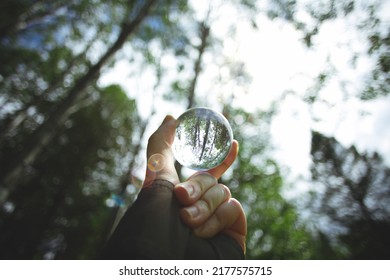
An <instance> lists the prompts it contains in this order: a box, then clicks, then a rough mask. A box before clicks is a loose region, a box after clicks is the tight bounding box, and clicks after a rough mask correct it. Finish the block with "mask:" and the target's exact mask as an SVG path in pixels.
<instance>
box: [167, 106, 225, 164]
mask: <svg viewBox="0 0 390 280" xmlns="http://www.w3.org/2000/svg"><path fill="white" fill-rule="evenodd" d="M232 142H233V132H232V129H231V127H230V124H229V122H228V121H227V119H226V118H225V117H224V116H223V115H222V114H220V113H218V112H217V111H214V110H212V109H208V108H192V109H189V110H187V111H185V112H184V113H183V114H182V115H181V116H180V117H179V118H178V124H177V127H176V134H175V139H174V141H173V146H172V149H173V153H174V156H175V158H176V160H177V161H178V162H179V163H180V164H181V165H182V166H185V167H188V168H190V169H194V170H208V169H211V168H213V167H216V166H218V165H219V164H221V163H222V162H223V161H224V159H225V158H226V157H227V155H228V154H229V151H230V149H231V146H232Z"/></svg>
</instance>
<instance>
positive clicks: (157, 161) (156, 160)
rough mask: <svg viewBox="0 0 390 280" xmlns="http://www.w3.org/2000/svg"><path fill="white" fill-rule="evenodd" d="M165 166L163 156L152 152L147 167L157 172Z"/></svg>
mask: <svg viewBox="0 0 390 280" xmlns="http://www.w3.org/2000/svg"><path fill="white" fill-rule="evenodd" d="M164 166H165V158H164V156H163V155H162V154H154V155H152V156H151V157H150V158H149V160H148V169H149V170H150V171H152V172H159V171H161V169H163V168H164Z"/></svg>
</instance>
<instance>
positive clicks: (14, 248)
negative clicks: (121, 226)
mask: <svg viewBox="0 0 390 280" xmlns="http://www.w3.org/2000/svg"><path fill="white" fill-rule="evenodd" d="M96 94H97V95H98V97H97V98H96V100H95V101H94V102H93V104H91V105H90V106H88V107H84V108H83V109H81V110H79V111H78V112H77V113H75V114H73V115H72V117H71V118H70V119H69V120H68V121H67V122H66V124H65V126H64V127H63V128H62V129H61V130H60V131H58V134H57V137H56V138H55V139H53V141H54V142H53V143H54V145H51V146H50V148H48V149H46V151H45V153H44V156H43V157H40V158H39V161H38V162H37V164H35V165H34V168H31V169H30V170H29V173H28V174H26V175H25V176H26V177H28V178H25V181H24V182H23V184H22V185H21V186H20V188H18V192H14V193H12V195H11V196H10V199H9V200H8V201H7V203H6V205H7V207H6V208H4V209H3V212H2V213H1V221H2V222H1V223H0V228H1V233H2V234H1V237H0V244H1V245H0V246H1V247H2V251H1V258H10V259H20V258H21V259H30V258H39V259H40V258H53V257H56V258H71V259H80V258H95V257H96V254H97V252H98V250H99V248H100V247H101V244H102V243H103V242H104V240H105V238H106V236H105V235H104V234H105V231H104V227H105V225H106V220H107V219H108V213H109V212H108V208H107V206H106V199H109V198H110V196H111V195H112V194H114V193H115V192H116V190H117V188H118V185H119V183H118V181H119V178H120V175H121V174H122V173H124V172H125V171H126V170H124V168H123V166H122V165H123V159H124V158H125V157H126V155H127V153H128V147H129V146H130V143H131V135H132V133H133V130H134V129H135V127H136V125H137V124H136V123H134V122H133V121H134V120H135V118H134V116H135V115H137V111H136V108H135V102H134V101H133V100H129V99H128V97H127V96H126V94H125V93H124V92H123V90H122V89H120V88H119V87H117V86H111V87H108V88H104V89H99V90H98V91H97V92H96ZM9 152H10V153H12V151H9ZM80 154H81V155H82V156H81V157H80ZM59 155H60V156H59ZM3 164H6V163H4V162H3ZM128 199H131V198H128ZM7 209H8V210H7Z"/></svg>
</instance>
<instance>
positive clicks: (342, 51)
mask: <svg viewBox="0 0 390 280" xmlns="http://www.w3.org/2000/svg"><path fill="white" fill-rule="evenodd" d="M191 2H192V3H193V5H194V7H195V9H196V11H197V16H198V17H199V19H202V18H204V17H205V15H206V14H207V11H208V8H209V1H191ZM301 2H302V1H301ZM303 2H308V1H303ZM389 2H390V1H387V2H386V3H387V4H386V5H384V8H383V10H382V16H384V15H388V14H390V5H388V3H389ZM213 3H214V2H213ZM216 5H218V4H216ZM221 15H223V16H221ZM240 16H242V15H237V14H235V12H234V9H232V8H231V7H230V6H228V5H222V6H219V8H218V14H216V15H215V18H214V19H213V25H212V32H213V35H214V36H216V37H218V38H222V40H221V41H222V42H223V43H222V49H221V51H222V55H223V56H224V57H228V58H230V59H231V60H232V61H234V60H236V61H242V62H243V63H244V66H245V69H246V71H247V72H248V73H249V75H250V77H251V83H250V84H249V86H248V87H247V88H246V90H245V94H240V95H238V96H239V98H237V99H236V101H235V102H236V104H235V105H236V106H242V107H244V108H245V109H246V110H248V111H252V110H255V109H257V108H261V109H267V108H268V107H269V105H270V104H271V102H273V101H275V100H279V99H280V98H281V97H282V96H284V99H283V101H282V102H281V104H280V107H279V113H278V115H277V116H276V117H275V118H274V120H273V122H272V126H271V136H272V143H273V145H274V147H275V150H274V151H275V157H276V158H277V159H278V160H279V162H280V163H281V164H282V165H285V166H286V167H287V168H288V170H290V172H289V176H290V178H291V179H292V180H294V179H296V178H300V177H302V178H308V176H309V167H310V140H311V139H310V137H311V134H310V131H311V130H312V129H314V130H318V131H320V132H322V133H324V134H326V135H328V136H335V137H336V139H337V140H338V141H340V142H341V143H342V144H344V145H346V146H349V145H352V144H355V145H356V146H357V148H358V149H359V150H360V151H370V152H371V151H378V152H379V153H381V154H382V155H383V156H384V157H385V159H386V160H387V163H388V164H389V165H390V141H389V140H390V124H389V120H390V98H389V97H387V98H379V99H375V100H373V101H365V102H362V101H360V100H359V99H358V98H356V97H353V96H356V93H358V92H359V91H361V90H362V88H363V86H364V84H363V81H364V79H365V78H366V77H367V75H368V74H369V73H370V70H371V69H372V68H373V67H375V65H374V64H373V60H371V59H369V58H368V57H367V56H366V55H364V53H365V52H366V50H367V47H368V46H367V44H366V43H365V39H364V36H363V34H361V33H359V32H357V30H356V29H355V28H354V26H356V24H357V22H359V21H360V20H362V18H361V15H360V14H359V13H356V14H354V15H351V16H348V17H344V18H341V19H338V20H335V21H332V22H329V23H326V24H324V25H323V26H322V28H321V29H320V32H319V34H318V35H317V36H316V37H315V38H314V41H313V47H312V48H310V49H309V48H307V47H306V46H305V45H304V44H303V43H302V33H301V32H299V31H297V30H295V29H294V28H293V27H292V26H291V25H289V24H286V22H284V21H282V20H273V21H272V20H270V19H269V18H268V17H266V16H265V15H264V14H259V15H258V16H257V17H256V24H257V26H258V27H259V28H258V29H257V30H255V29H253V28H252V27H251V25H250V24H249V23H248V22H245V21H242V20H240V18H239V17H240ZM300 16H301V17H302V18H305V17H307V15H305V14H304V13H303V12H301V15H300ZM232 22H234V25H235V27H236V29H235V30H236V33H235V36H234V37H229V36H227V34H228V32H229V28H230V27H231V23H232ZM335 31H337V32H335ZM156 51H158V48H156ZM125 52H126V50H125ZM355 53H358V54H361V55H360V56H359V60H358V61H357V63H356V65H355V67H352V66H351V60H352V59H353V54H355ZM171 60H173V58H172V57H171V58H169V57H166V58H165V61H164V63H165V64H166V65H169V64H170V63H172V62H173V61H171ZM204 64H205V65H207V73H206V74H205V75H203V76H201V79H200V81H199V87H198V94H200V95H201V94H205V93H206V94H208V97H205V98H206V100H207V99H209V100H210V101H209V102H208V103H209V105H210V106H213V104H217V103H216V102H214V101H213V100H212V99H210V98H211V97H210V96H212V95H210V92H209V91H210V87H211V84H212V83H213V81H212V79H210V77H212V76H213V75H217V73H221V72H218V71H220V70H221V69H218V67H216V66H215V65H213V57H212V56H211V55H207V54H206V55H205V57H204ZM144 70H145V71H144V72H143V74H142V75H141V76H140V77H139V78H138V79H136V80H131V79H129V76H130V75H131V74H132V73H133V74H134V64H133V65H132V64H131V63H130V62H128V61H126V60H123V61H120V62H118V63H117V64H116V66H115V67H114V68H113V69H112V70H111V71H110V72H108V73H106V74H105V75H104V76H103V77H102V79H101V80H100V82H101V84H103V85H104V84H108V83H112V82H116V83H119V84H121V85H122V86H123V87H124V88H125V89H126V91H127V92H130V93H131V92H135V93H140V92H142V93H143V94H135V95H134V96H138V98H139V100H138V101H139V106H140V108H142V111H143V112H144V113H145V117H146V116H147V115H148V114H149V112H150V110H149V109H150V108H151V105H150V104H151V103H152V102H151V100H152V92H153V89H152V88H151V85H152V84H153V83H152V82H153V79H154V76H155V74H154V73H153V72H150V71H149V70H147V69H144ZM322 71H328V72H329V71H330V72H332V73H334V74H333V75H332V77H331V79H330V80H329V81H328V82H327V84H326V86H325V87H324V88H323V89H322V90H321V92H320V94H319V98H321V99H323V100H324V101H326V102H327V103H328V104H330V105H325V103H324V102H317V103H316V104H315V105H314V106H309V105H308V104H306V103H305V102H304V101H303V100H302V97H303V95H304V94H306V93H307V91H308V90H310V89H311V88H312V87H313V79H314V78H315V77H317V76H318V74H319V73H321V72H322ZM222 73H223V72H222ZM172 75H175V73H174V72H172ZM183 75H184V74H183ZM211 88H212V87H211ZM238 90H239V89H238ZM286 91H289V92H291V93H290V94H288V95H285V94H286ZM344 93H347V94H348V95H349V96H350V98H344V97H345V96H344ZM130 95H131V94H130ZM158 108H159V109H158V110H157V114H156V115H155V117H154V122H155V124H152V125H150V127H149V130H148V132H147V137H148V135H150V133H152V132H153V131H154V129H156V127H157V126H158V124H159V123H160V122H161V120H162V119H163V117H164V116H165V115H166V114H172V115H173V116H175V117H178V116H179V115H180V114H181V113H182V112H183V110H184V106H180V105H179V106H178V105H172V104H169V103H166V104H165V105H159V106H158ZM216 109H218V105H216ZM361 112H364V115H363V116H362V115H361ZM315 119H317V121H315Z"/></svg>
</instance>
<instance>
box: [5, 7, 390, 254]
mask: <svg viewBox="0 0 390 280" xmlns="http://www.w3.org/2000/svg"><path fill="white" fill-rule="evenodd" d="M200 2H202V1H186V0H169V1H162V0H146V1H141V0H134V1H125V0H113V1H110V2H109V3H108V2H107V1H101V0H94V1H89V0H68V1H60V0H53V1H42V0H5V1H2V3H1V4H0V258H1V259H94V258H96V257H97V254H98V253H99V250H100V249H101V248H102V246H103V244H104V243H105V241H106V239H107V237H108V236H109V234H110V233H111V232H112V229H113V227H115V225H116V222H117V220H118V218H119V217H120V216H121V215H122V214H123V212H124V211H125V209H126V208H127V207H128V206H130V205H131V204H132V202H133V201H134V199H135V198H136V196H137V194H138V192H139V189H140V186H141V185H142V181H143V175H144V174H143V172H144V170H145V146H146V144H147V139H148V137H149V135H150V132H151V131H153V130H154V129H155V128H156V124H157V123H158V122H161V120H162V118H163V117H164V115H165V114H177V113H178V112H183V111H185V110H186V109H189V108H193V107H197V106H202V107H213V108H214V109H216V110H217V111H219V112H221V113H222V114H223V115H224V116H225V117H226V119H227V120H228V121H229V122H230V124H231V126H232V129H233V135H234V138H235V139H237V140H238V142H239V143H240V152H239V156H238V158H237V160H236V162H235V163H234V165H233V166H232V168H231V169H230V170H229V171H228V172H227V173H226V174H224V176H223V177H222V178H221V182H222V183H224V184H225V185H227V186H228V187H229V188H230V189H231V192H232V195H233V197H235V198H237V199H238V200H239V201H240V202H241V203H242V205H243V207H244V210H245V212H246V215H247V218H248V237H247V256H246V257H247V258H248V259H389V258H390V253H389V251H388V250H386V249H387V248H389V247H390V246H389V245H388V243H389V241H388V236H389V234H390V207H389V205H390V201H389V200H390V169H389V166H388V162H389V158H388V157H389V154H388V153H387V154H386V152H389V150H386V148H383V149H382V148H381V147H378V148H377V149H376V147H375V149H374V148H372V146H369V148H365V147H363V146H362V145H361V143H362V141H361V140H362V139H358V140H359V141H360V142H359V141H357V142H356V143H355V142H354V141H352V140H351V141H349V142H348V141H342V140H343V139H342V137H339V136H340V135H345V134H343V133H342V132H341V134H337V135H335V134H332V133H331V132H330V131H329V129H322V128H323V127H326V126H324V125H323V124H324V123H325V124H326V123H328V124H329V123H331V124H332V126H331V127H338V125H339V124H340V123H342V122H343V121H344V119H343V117H344V115H343V114H344V113H345V112H346V111H345V110H344V109H345V108H348V109H349V110H351V111H354V113H355V114H356V116H358V121H357V122H355V123H353V124H354V125H355V126H356V127H355V126H353V127H349V130H348V133H352V132H353V131H360V130H359V129H360V128H359V123H364V121H365V120H367V119H369V118H370V115H371V114H372V111H368V110H364V108H369V106H368V105H370V106H371V105H372V104H374V105H375V104H379V103H380V104H384V105H383V106H379V107H375V108H385V109H384V110H383V111H386V110H387V112H388V111H389V110H388V108H389V104H390V103H389V96H388V95H389V92H390V74H389V69H390V56H389V54H390V32H389V30H390V29H389V21H388V20H387V19H385V18H384V14H386V11H389V6H388V5H386V3H382V1H363V0H343V1H334V0H323V1H314V0H296V1H293V0H278V1H271V0H269V1H255V0H228V1H213V4H211V3H210V4H207V5H205V4H204V3H203V2H202V4H200ZM334 26H344V27H345V28H346V30H347V31H348V32H350V33H351V34H353V36H352V35H351V37H350V39H349V41H346V39H345V37H344V35H345V33H341V35H338V34H337V32H335V31H332V32H331V33H332V36H329V37H326V36H325V35H326V34H327V32H329V30H331V29H332V28H333V27H334ZM268 27H269V28H271V27H272V30H279V31H280V32H281V33H280V34H287V33H286V32H285V31H286V30H288V32H290V33H288V34H293V35H291V36H292V37H291V38H293V40H294V47H292V46H290V45H283V44H281V43H280V42H281V41H278V40H277V39H276V38H278V36H279V35H278V34H273V35H274V37H267V38H265V37H264V38H263V36H264V35H263V34H265V33H261V32H264V31H267V28H268ZM243 30H245V32H250V33H245V32H243ZM243 34H244V35H245V34H247V35H248V34H252V35H253V37H251V38H249V37H248V36H247V35H246V36H244V35H243ZM259 34H262V35H261V36H259ZM324 34H325V35H324ZM256 38H257V40H260V42H261V44H262V45H265V46H271V48H270V53H261V52H260V51H259V53H258V55H259V56H258V57H257V56H256V57H253V58H251V59H249V60H248V57H245V56H243V53H245V51H242V50H240V46H242V45H240V42H242V41H241V40H243V41H244V42H250V41H248V40H249V39H252V40H254V41H253V45H252V43H248V44H243V45H244V46H243V48H244V49H245V48H246V47H248V46H249V45H250V47H253V48H254V49H255V50H256V48H259V50H260V49H261V48H260V46H256V42H258V41H255V39H256ZM324 38H325V39H324ZM330 38H332V40H331V39H330ZM267 40H268V41H267ZM330 42H335V43H334V45H331V43H330ZM298 46H299V48H300V50H303V51H302V53H301V54H300V56H299V57H302V58H303V60H304V61H301V62H299V63H293V65H286V64H288V62H289V61H290V59H294V53H291V52H290V51H291V49H296V48H297V47H298ZM273 48H274V49H275V53H273V52H272V49H273ZM245 50H250V48H248V49H245ZM277 51H278V53H276V52H277ZM236 54H237V55H236ZM302 54H303V55H302ZM324 54H325V55H324ZM267 56H270V57H273V58H278V57H279V58H280V59H279V60H278V59H274V60H273V61H272V63H271V64H265V63H264V61H266V58H267ZM319 57H321V58H324V57H325V58H324V59H317V58H319ZM258 59H259V60H258ZM261 59H263V60H261ZM285 59H288V61H285ZM343 63H344V64H343ZM302 65H303V66H302ZM311 67H313V68H311ZM303 68H310V69H306V70H307V71H311V70H312V69H315V70H313V71H312V72H313V73H309V74H307V73H305V74H302V73H301V71H302V69H303ZM118 69H119V70H118ZM121 69H122V72H121ZM286 69H287V70H288V72H289V73H288V74H289V75H291V76H292V77H298V78H297V79H298V80H299V79H302V80H304V81H305V83H304V85H303V86H302V83H299V85H297V84H296V83H295V82H291V83H288V82H287V83H285V82H283V81H286V80H285V79H282V74H285V73H286V71H287V70H286ZM362 69H363V70H362ZM290 72H291V73H290ZM259 73H260V74H259ZM275 73H276V74H277V75H280V79H279V76H272V75H274V74H275ZM123 77H124V78H123ZM291 81H292V80H291ZM294 81H295V80H294ZM257 84H272V85H275V86H277V87H275V88H276V89H277V90H270V91H268V92H267V91H262V90H259V89H257V88H255V89H254V85H257ZM275 88H272V89H275ZM248 100H249V102H248ZM264 100H268V101H269V102H265V103H264ZM248 104H249V105H250V106H249V105H248ZM287 104H293V105H292V106H291V105H290V106H291V107H289V108H290V109H291V108H293V109H292V112H293V114H292V115H295V116H298V117H301V116H302V115H304V116H305V117H306V119H305V121H300V120H301V119H299V118H298V119H297V120H298V121H297V122H292V123H290V122H289V120H288V118H287V119H286V118H284V119H283V118H282V120H283V121H282V122H280V120H281V118H280V116H281V114H282V113H285V112H286V111H287V110H285V108H286V106H287ZM350 104H359V106H357V107H356V109H355V108H354V107H353V108H351V106H350ZM340 108H341V109H340ZM362 108H363V109H362ZM290 109H289V110H290ZM331 112H332V114H331ZM334 112H336V113H334ZM348 112H349V111H348ZM383 114H384V113H383ZM387 116H388V114H387ZM277 120H279V121H278V123H279V124H280V123H282V124H283V127H284V129H285V130H286V131H291V132H292V133H290V136H291V139H285V140H286V141H287V142H289V141H290V142H291V143H293V141H292V139H299V143H298V144H301V143H303V142H305V140H304V138H302V137H303V136H304V135H301V133H300V132H301V131H302V127H304V125H306V124H307V123H310V125H306V126H305V127H304V128H305V135H306V138H305V139H306V142H307V153H306V154H303V153H301V154H298V155H295V156H290V157H289V158H287V159H286V160H285V161H280V157H277V156H276V155H277V154H278V146H277V145H275V141H274V139H273V131H274V128H275V123H276V122H277ZM296 123H298V125H297V126H294V125H291V124H296ZM347 123H348V122H347ZM382 127H383V128H384V129H381V130H379V129H377V131H376V130H373V131H374V132H375V133H377V134H364V135H363V136H364V137H360V138H364V139H363V140H365V141H366V142H370V141H374V142H373V143H383V142H380V139H381V137H383V135H385V136H389V134H388V133H387V132H386V131H390V130H389V129H388V128H389V125H388V122H387V123H385V124H384V125H383V126H382ZM350 131H352V132H350ZM381 133H382V134H381ZM386 133H387V134H386ZM298 136H299V137H301V138H294V137H298ZM348 136H349V135H348ZM375 141H376V142H375ZM387 141H388V139H387ZM363 142H364V141H363ZM294 145H295V143H294ZM297 150H298V149H297ZM298 151H300V150H298ZM305 159H306V160H307V162H309V163H310V164H309V167H308V168H307V174H308V175H307V174H306V175H307V176H301V177H299V176H298V177H292V176H290V174H291V173H290V171H289V170H290V169H293V168H294V167H296V166H298V165H300V163H301V161H304V160H305ZM286 162H289V163H290V166H286V164H285V163H286ZM178 170H179V171H180V174H181V177H182V179H183V180H184V179H185V178H186V177H187V176H188V173H189V172H190V171H189V170H186V169H185V168H181V167H178ZM301 185H303V186H304V187H303V189H304V190H303V191H302V190H298V186H301ZM291 194H293V195H291ZM386 244H387V245H386Z"/></svg>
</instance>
